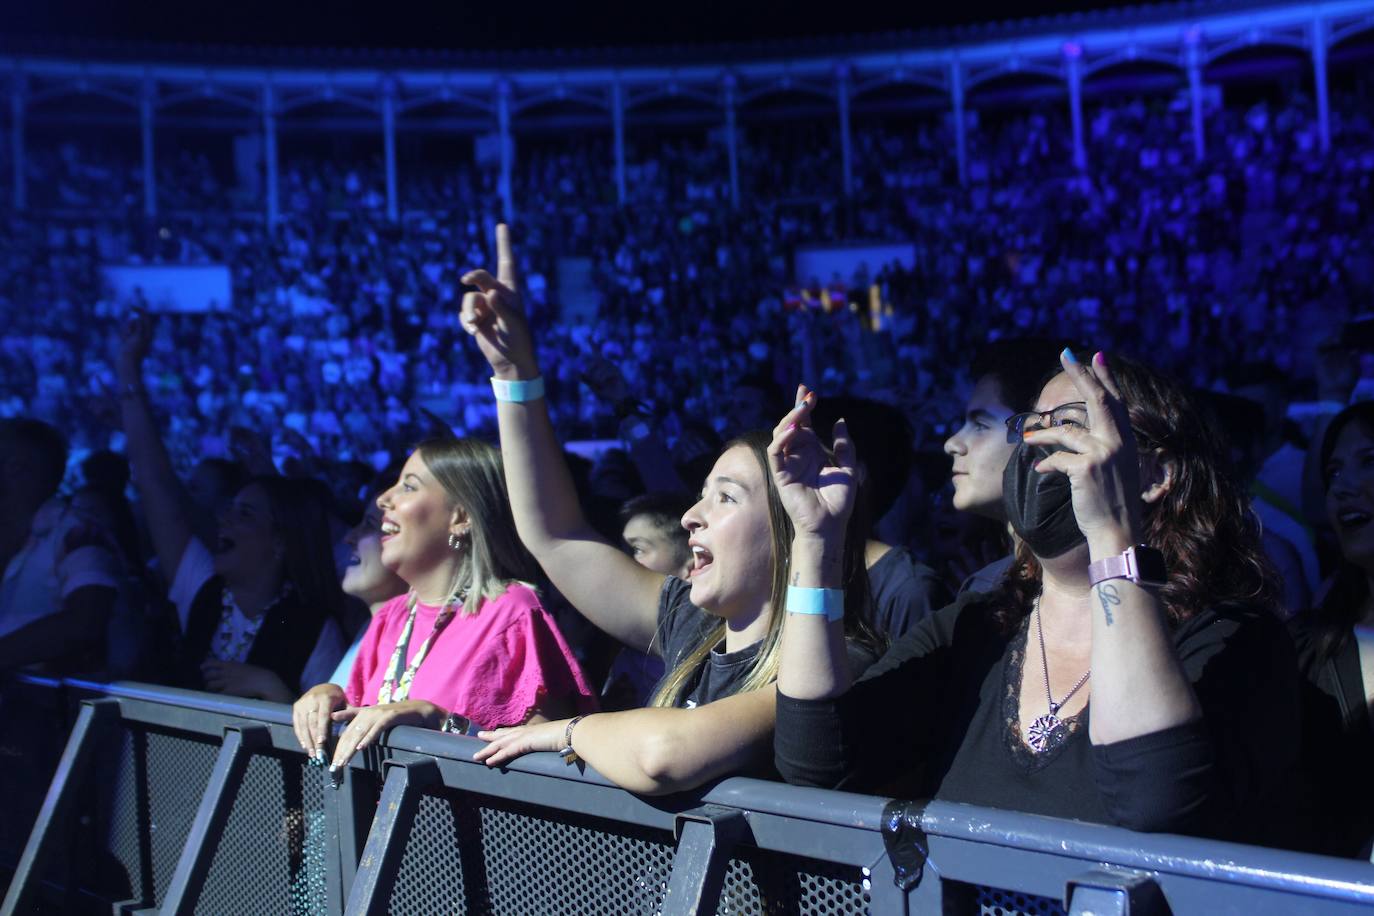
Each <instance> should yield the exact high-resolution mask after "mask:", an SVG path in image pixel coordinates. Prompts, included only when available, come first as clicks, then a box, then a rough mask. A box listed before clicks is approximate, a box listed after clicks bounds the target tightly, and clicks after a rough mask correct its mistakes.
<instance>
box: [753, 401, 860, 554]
mask: <svg viewBox="0 0 1374 916" xmlns="http://www.w3.org/2000/svg"><path fill="white" fill-rule="evenodd" d="M815 406H816V393H815V392H814V391H810V390H809V389H807V387H806V386H805V385H798V386H797V405H796V406H795V407H793V408H792V410H790V411H788V413H787V415H786V416H785V417H783V418H782V421H781V422H780V423H778V425H777V427H775V428H774V430H773V441H772V442H771V443H769V445H768V464H769V469H770V470H771V471H772V473H773V483H774V484H775V485H776V486H777V488H778V496H779V497H780V498H781V499H782V505H783V508H784V509H786V510H787V515H788V517H789V518H790V519H791V520H792V527H793V528H794V529H795V533H794V535H793V536H794V537H795V538H809V539H819V540H824V541H826V542H828V543H833V542H838V543H843V541H844V532H845V527H846V526H847V525H848V523H849V516H850V513H852V512H853V511H854V500H855V498H856V496H857V494H858V491H859V475H858V468H857V464H856V459H855V454H854V444H853V443H852V442H851V441H850V439H849V434H848V430H847V428H846V427H845V423H844V420H837V421H836V422H835V428H834V451H833V453H831V452H827V451H826V448H825V446H824V445H823V444H822V443H821V440H820V438H819V437H818V436H817V435H816V432H815V430H813V429H812V428H811V411H812V410H813V409H814V408H815Z"/></svg>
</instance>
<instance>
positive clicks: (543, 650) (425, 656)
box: [293, 438, 596, 769]
mask: <svg viewBox="0 0 1374 916" xmlns="http://www.w3.org/2000/svg"><path fill="white" fill-rule="evenodd" d="M377 507H378V508H379V509H380V510H381V512H382V517H381V522H380V531H381V562H382V564H383V565H384V566H385V567H386V568H387V569H389V570H391V571H392V572H394V573H395V574H396V575H397V576H398V577H399V578H400V579H401V580H402V581H403V582H405V584H406V585H407V586H409V591H408V592H406V593H405V594H401V595H397V596H396V597H395V598H393V599H391V600H390V601H388V602H387V603H386V604H384V605H383V606H382V607H381V608H380V609H379V610H378V611H377V613H376V615H375V616H374V617H373V618H372V622H371V624H369V626H368V629H367V633H366V634H365V635H364V636H363V641H362V644H361V645H360V646H359V648H358V654H357V657H356V659H355V660H354V662H353V667H352V670H351V672H350V674H349V678H348V683H347V684H346V685H344V686H340V685H339V684H320V685H319V686H317V687H313V688H311V689H310V690H309V691H308V692H307V693H306V694H305V695H304V696H303V697H301V698H300V699H299V700H297V701H296V705H295V708H294V710H293V724H294V726H295V730H296V738H297V740H299V741H300V743H301V747H302V748H303V749H304V750H305V752H306V753H307V754H310V755H312V756H314V758H315V759H316V760H318V761H320V762H323V760H324V744H325V738H326V736H327V734H328V729H329V724H330V722H331V721H333V722H350V723H351V724H350V725H349V727H348V728H346V729H345V730H344V731H343V733H342V735H341V736H340V737H339V740H338V743H337V744H336V745H335V748H334V757H333V763H332V764H331V769H337V768H339V767H341V766H343V765H344V764H345V763H347V762H348V760H349V758H350V757H352V756H353V753H354V752H355V751H357V750H358V749H360V748H365V747H367V746H368V745H370V744H372V743H374V742H375V741H376V740H377V737H378V735H380V734H381V733H382V732H383V731H385V730H386V729H388V728H391V727H392V726H394V725H420V726H426V727H429V728H441V727H443V728H446V729H454V728H457V730H460V731H465V730H466V729H467V727H468V723H475V724H477V725H478V726H479V727H482V728H495V727H497V726H501V725H519V724H521V723H526V722H542V721H545V720H547V719H548V718H550V717H551V716H565V715H568V714H572V713H578V712H590V711H592V710H593V709H595V708H596V700H595V697H594V696H593V694H592V692H591V690H590V689H589V688H588V687H587V683H586V679H585V678H584V677H583V675H582V670H581V668H579V667H578V664H577V660H576V659H575V658H574V657H573V654H572V650H571V649H569V648H568V644H567V642H565V641H564V639H563V635H562V634H561V633H560V632H559V631H558V627H557V625H556V624H555V623H554V621H553V618H552V617H551V616H550V615H549V613H548V612H547V611H545V610H544V608H543V606H542V605H541V604H540V602H539V596H538V595H537V594H536V593H535V591H534V588H533V587H532V586H531V585H529V582H530V580H532V579H533V578H534V573H535V568H534V562H533V561H532V560H531V559H530V556H529V554H528V553H527V552H526V551H525V549H524V548H523V547H521V545H520V541H519V539H518V538H517V537H516V534H515V525H514V523H513V522H512V521H511V515H510V503H509V501H508V500H507V498H506V486H505V482H504V479H503V478H502V473H501V453H500V452H498V451H497V450H496V449H495V448H493V447H492V446H490V445H488V444H487V443H485V442H481V441H478V440H476V439H454V438H447V439H430V440H428V441H426V442H423V443H421V444H420V445H419V446H418V447H417V448H416V449H415V451H414V452H412V453H411V455H410V457H409V458H408V459H407V460H406V463H405V465H404V467H402V468H401V474H400V477H399V479H397V481H396V482H395V484H394V485H392V487H391V488H390V489H388V490H386V491H385V492H384V493H382V494H381V495H380V496H378V497H377ZM459 720H465V721H462V722H459Z"/></svg>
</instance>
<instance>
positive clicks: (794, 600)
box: [787, 585, 844, 623]
mask: <svg viewBox="0 0 1374 916" xmlns="http://www.w3.org/2000/svg"><path fill="white" fill-rule="evenodd" d="M787 613H789V614H812V615H815V616H816V617H824V618H825V619H826V620H828V621H830V622H831V623H834V622H835V621H837V620H843V619H844V589H840V588H801V587H799V586H796V585H789V586H787Z"/></svg>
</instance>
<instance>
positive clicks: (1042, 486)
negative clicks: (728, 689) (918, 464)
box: [772, 350, 1307, 845]
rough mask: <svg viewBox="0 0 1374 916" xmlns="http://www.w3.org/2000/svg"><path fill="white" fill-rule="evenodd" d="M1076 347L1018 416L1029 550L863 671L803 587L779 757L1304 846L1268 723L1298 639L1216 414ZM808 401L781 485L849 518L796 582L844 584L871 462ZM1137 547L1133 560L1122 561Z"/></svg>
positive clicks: (1100, 818)
mask: <svg viewBox="0 0 1374 916" xmlns="http://www.w3.org/2000/svg"><path fill="white" fill-rule="evenodd" d="M1061 361H1062V371H1061V372H1059V373H1058V374H1056V375H1054V376H1053V377H1052V378H1051V379H1050V380H1049V381H1048V382H1047V383H1046V384H1045V386H1044V387H1043V388H1042V390H1041V392H1040V395H1039V397H1038V398H1037V400H1036V403H1035V405H1034V408H1033V410H1032V411H1030V412H1028V413H1025V414H1020V415H1017V416H1014V417H1012V418H1011V419H1010V420H1008V421H1007V423H1006V424H1005V427H1006V429H1007V431H1008V433H1007V434H1008V436H1009V438H1011V439H1013V440H1014V441H1015V442H1016V443H1017V444H1016V452H1015V454H1014V456H1013V457H1012V459H1011V460H1010V461H1009V462H1008V463H1007V466H1006V469H1005V472H1004V478H1003V501H1004V503H1005V506H1006V510H1007V516H1008V519H1009V520H1010V522H1011V525H1012V527H1013V528H1014V529H1015V530H1016V533H1017V535H1018V538H1019V544H1018V548H1017V554H1016V562H1015V563H1014V565H1013V567H1012V570H1011V571H1010V572H1009V573H1008V575H1007V577H1006V578H1005V579H1004V580H1003V583H1002V585H1001V587H1000V588H999V589H998V590H997V591H994V592H992V593H966V594H965V595H964V596H963V597H962V598H961V599H960V601H958V602H957V603H955V604H953V605H951V606H950V607H948V608H946V609H944V610H942V611H940V612H938V613H936V614H935V615H934V616H933V617H931V618H928V619H927V620H926V621H924V622H923V623H922V624H921V625H920V626H918V627H917V628H916V629H915V630H913V631H912V632H910V633H909V634H908V635H907V636H906V637H905V638H903V639H901V640H898V641H897V642H896V643H895V644H894V645H893V647H892V648H891V649H890V650H889V652H888V653H887V655H886V656H884V658H883V659H882V660H881V661H880V662H879V663H878V664H877V665H875V666H874V667H873V668H871V669H870V670H869V671H868V672H867V673H866V674H865V675H864V676H863V678H861V679H859V680H858V681H857V682H855V681H854V680H853V679H852V678H851V676H850V673H849V671H848V670H847V668H846V667H845V666H844V665H842V664H836V659H837V658H839V657H840V656H839V654H838V643H839V633H838V628H836V627H834V626H833V625H831V624H829V623H828V622H827V620H826V619H825V618H824V616H814V615H813V614H811V613H809V612H807V611H806V610H805V604H804V602H803V607H802V608H797V607H795V606H794V605H792V604H791V603H790V602H789V611H792V612H790V613H789V614H788V615H787V624H786V638H785V639H784V641H783V651H782V659H781V664H780V666H779V673H778V718H777V736H776V746H777V764H778V768H779V770H780V772H781V773H782V775H783V776H784V777H785V778H786V779H787V780H789V781H791V782H796V783H801V784H805V785H815V786H822V787H827V788H847V789H853V790H858V791H868V792H876V793H879V794H895V795H898V796H900V797H904V798H926V797H935V798H940V799H945V800H951V801H963V802H968V803H971V804H979V805H987V806H992V807H999V808H1009V809H1014V810H1021V811H1029V812H1033V813H1039V814H1048V815H1055V816H1060V817H1072V818H1077V819H1081V820H1088V821H1096V822H1099V823H1108V824H1116V825H1121V826H1127V827H1131V828H1133V829H1137V830H1157V831H1166V832H1174V833H1198V834H1203V835H1209V836H1218V837H1223V838H1229V839H1234V840H1244V841H1246V842H1252V843H1268V844H1271V845H1288V844H1291V843H1294V842H1304V841H1306V839H1307V838H1306V836H1305V834H1304V833H1303V832H1302V831H1301V830H1300V829H1299V828H1298V826H1297V825H1298V821H1297V815H1298V814H1299V807H1298V804H1297V800H1296V792H1297V790H1298V783H1297V780H1296V776H1297V772H1296V768H1297V762H1298V749H1297V748H1296V747H1295V746H1294V745H1293V744H1292V743H1288V744H1287V745H1286V746H1285V747H1279V746H1277V745H1276V744H1275V743H1274V742H1273V741H1272V738H1271V736H1272V734H1273V729H1274V728H1278V729H1280V730H1284V731H1289V732H1290V733H1294V734H1296V733H1297V729H1298V728H1299V715H1298V696H1299V692H1298V678H1297V668H1296V664H1295V659H1294V655H1293V648H1292V645H1291V643H1290V642H1289V641H1288V640H1287V638H1286V637H1285V634H1284V633H1283V631H1282V627H1281V625H1280V624H1279V622H1278V620H1277V619H1276V618H1275V612H1274V609H1273V608H1272V607H1271V605H1273V604H1275V603H1276V602H1277V599H1278V584H1277V582H1275V581H1274V577H1273V574H1272V571H1271V569H1270V567H1269V566H1268V564H1267V562H1266V560H1265V559H1264V557H1263V554H1262V553H1261V551H1260V548H1259V538H1258V528H1257V526H1256V525H1255V523H1254V522H1253V521H1252V519H1251V517H1250V516H1249V514H1248V512H1247V508H1246V501H1245V499H1244V496H1243V494H1242V493H1241V491H1240V490H1239V489H1238V488H1237V487H1235V485H1234V484H1233V483H1232V482H1231V481H1230V480H1229V479H1228V478H1227V477H1226V475H1225V473H1224V472H1223V471H1222V470H1221V465H1220V461H1221V452H1220V450H1219V448H1218V443H1217V441H1216V438H1215V436H1214V434H1213V431H1212V430H1211V429H1210V428H1209V426H1208V425H1207V423H1206V422H1204V417H1203V415H1202V414H1201V413H1199V412H1198V411H1197V410H1196V409H1195V408H1194V406H1193V405H1192V403H1191V402H1190V400H1189V399H1188V397H1187V396H1186V394H1185V393H1184V391H1183V390H1182V389H1181V388H1180V387H1179V386H1178V385H1177V384H1175V383H1173V382H1170V381H1168V380H1166V379H1165V378H1163V377H1162V376H1159V375H1157V374H1156V373H1154V372H1153V371H1152V370H1149V369H1146V368H1145V367H1144V366H1142V365H1140V364H1138V363H1134V362H1131V361H1128V360H1125V359H1117V358H1114V359H1113V360H1111V365H1110V368H1109V365H1108V361H1107V359H1106V357H1105V356H1104V355H1103V354H1101V353H1098V354H1096V355H1095V356H1094V357H1093V358H1092V360H1091V362H1088V361H1087V358H1086V356H1084V357H1082V361H1080V358H1077V357H1075V355H1074V354H1073V353H1072V351H1069V350H1065V351H1064V353H1063V355H1062V357H1061ZM808 411H809V407H808V406H807V405H803V406H802V407H799V408H798V410H797V412H796V413H795V415H794V419H793V423H794V424H795V426H794V427H793V428H791V429H788V427H786V426H779V428H778V432H777V435H776V437H775V438H774V441H773V445H772V452H773V453H775V454H776V455H777V456H778V457H777V458H776V459H775V461H774V474H775V477H776V478H777V481H778V484H779V487H780V488H784V487H786V486H788V485H791V486H792V487H794V489H797V490H799V491H801V489H802V485H804V484H807V483H811V482H814V481H817V480H819V481H831V483H830V484H829V485H828V489H833V490H834V491H835V495H834V497H833V498H832V499H829V500H826V501H824V502H819V501H816V500H814V499H813V500H811V501H810V502H807V501H805V500H800V499H798V500H795V501H792V502H789V503H788V508H789V512H792V514H793V515H794V517H796V515H797V514H798V513H802V512H807V513H811V514H812V515H814V516H817V517H821V516H829V515H830V514H831V513H833V518H827V519H826V520H827V521H829V524H828V525H824V526H821V527H818V529H817V534H818V539H819V541H820V546H816V547H813V548H812V549H811V550H810V552H809V553H807V554H805V555H804V557H805V560H806V562H807V565H805V566H802V567H801V568H800V584H801V585H803V586H807V587H809V588H811V589H814V590H822V591H821V592H818V593H824V592H825V591H828V590H833V589H839V588H842V587H843V583H842V582H841V580H840V579H839V577H838V576H837V575H836V573H835V568H836V567H835V559H834V558H835V557H837V556H838V553H839V551H840V550H841V549H842V547H843V541H844V533H843V525H842V518H841V517H840V513H839V511H838V510H839V509H840V508H843V509H845V510H848V508H849V507H850V506H852V502H853V492H852V491H853V485H852V476H853V473H854V468H855V458H854V454H853V449H852V446H850V445H849V444H848V443H846V444H845V447H844V448H839V447H838V446H837V448H836V450H835V453H834V457H833V459H832V458H831V457H830V456H829V455H828V454H827V453H826V452H825V451H824V450H823V448H822V447H821V445H820V443H819V440H818V439H817V438H816V436H815V433H814V432H813V431H812V430H811V429H810V428H809V427H808V426H807V425H806V424H807V421H808V417H807V413H808ZM794 482H795V483H794ZM784 492H792V491H790V490H784ZM826 509H829V510H831V513H826V512H824V511H823V510H826ZM1133 545H1142V546H1133ZM1127 553H1129V554H1133V555H1134V559H1135V561H1136V562H1137V563H1138V565H1128V564H1119V565H1120V567H1121V568H1113V567H1112V566H1110V565H1105V564H1104V561H1106V564H1110V563H1119V558H1120V557H1123V556H1125V554H1127ZM793 563H794V569H796V568H797V565H798V555H797V554H795V553H794V556H793ZM798 611H800V612H798ZM1042 688H1043V692H1042ZM1090 700H1091V709H1089V701H1090ZM1089 712H1090V713H1091V715H1089Z"/></svg>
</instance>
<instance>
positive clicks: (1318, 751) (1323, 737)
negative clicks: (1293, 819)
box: [1288, 615, 1374, 859]
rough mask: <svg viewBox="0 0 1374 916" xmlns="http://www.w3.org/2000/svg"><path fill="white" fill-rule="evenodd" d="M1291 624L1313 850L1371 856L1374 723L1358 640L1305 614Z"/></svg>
mask: <svg viewBox="0 0 1374 916" xmlns="http://www.w3.org/2000/svg"><path fill="white" fill-rule="evenodd" d="M1288 626H1289V631H1290V632H1291V633H1292V634H1293V641H1294V644H1295V645H1296V646H1297V650H1298V665H1299V667H1300V668H1301V670H1302V673H1303V707H1302V766H1303V776H1304V778H1305V782H1306V784H1307V789H1308V793H1309V799H1310V801H1309V808H1310V809H1311V812H1312V821H1313V824H1312V826H1313V831H1312V836H1313V851H1314V852H1321V853H1324V854H1326V855H1335V856H1353V857H1357V858H1362V859H1368V858H1369V851H1370V846H1371V840H1372V839H1374V785H1371V782H1370V774H1371V773H1372V772H1374V727H1372V726H1371V723H1370V717H1369V706H1368V703H1367V702H1366V701H1365V694H1364V678H1363V676H1362V674H1361V671H1360V649H1359V645H1358V643H1357V642H1356V639H1355V634H1354V633H1353V632H1352V630H1351V628H1350V627H1348V626H1347V627H1344V628H1342V630H1341V631H1340V632H1339V633H1332V632H1330V631H1329V630H1328V628H1326V627H1323V626H1322V625H1321V624H1319V623H1316V622H1314V621H1313V620H1311V619H1310V618H1308V617H1306V616H1302V615H1300V616H1298V617H1295V618H1294V619H1293V620H1291V621H1290V622H1289V625H1288ZM1333 636H1339V637H1340V638H1338V639H1334V640H1332V639H1331V637H1333Z"/></svg>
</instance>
